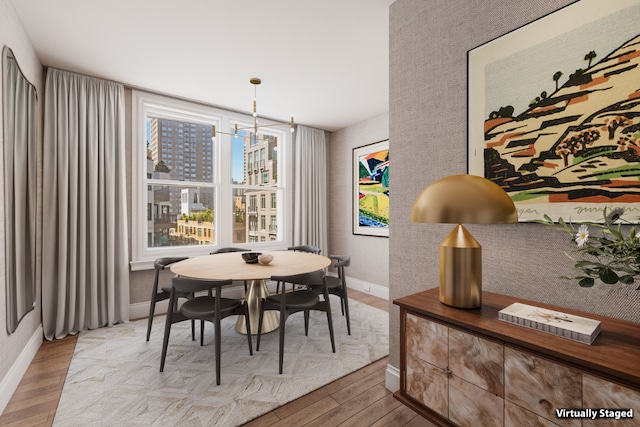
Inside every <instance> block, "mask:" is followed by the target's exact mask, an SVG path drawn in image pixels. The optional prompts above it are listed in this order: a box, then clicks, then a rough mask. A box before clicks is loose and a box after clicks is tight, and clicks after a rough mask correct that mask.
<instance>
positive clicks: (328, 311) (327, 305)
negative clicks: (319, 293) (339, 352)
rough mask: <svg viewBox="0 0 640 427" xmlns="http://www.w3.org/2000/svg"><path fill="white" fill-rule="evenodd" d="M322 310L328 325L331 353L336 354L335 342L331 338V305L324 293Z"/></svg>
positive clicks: (325, 292)
mask: <svg viewBox="0 0 640 427" xmlns="http://www.w3.org/2000/svg"><path fill="white" fill-rule="evenodd" d="M324 308H325V311H326V312H327V322H328V323H329V336H330V337H331V351H333V352H334V353H335V352H336V342H335V340H334V338H333V319H332V318H331V303H330V302H329V293H328V292H327V291H326V290H325V291H324Z"/></svg>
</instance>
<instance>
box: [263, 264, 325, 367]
mask: <svg viewBox="0 0 640 427" xmlns="http://www.w3.org/2000/svg"><path fill="white" fill-rule="evenodd" d="M271 280H273V281H276V282H278V284H279V285H280V284H282V292H280V293H279V294H274V295H269V296H268V297H266V298H262V300H261V303H260V318H259V321H258V338H257V341H256V351H260V338H261V335H262V334H261V332H262V319H263V317H264V312H265V311H267V310H278V311H279V312H280V333H279V334H280V343H279V372H280V373H281V374H282V368H283V365H284V336H285V323H286V321H287V318H288V317H289V316H290V315H292V314H294V313H298V312H301V311H302V312H304V334H305V336H306V335H308V334H309V311H310V310H319V311H324V312H326V313H327V322H328V324H329V336H330V339H331V350H332V351H333V352H334V353H335V352H336V344H335V340H334V337H333V320H332V319H331V303H330V301H329V292H328V290H327V282H326V280H325V274H324V271H323V270H319V271H314V272H312V273H304V274H296V275H290V276H272V277H271ZM287 283H291V284H292V285H293V288H294V290H293V291H291V292H287V291H286V286H285V285H286V284H287ZM296 285H302V286H305V287H314V289H316V290H315V291H314V290H311V289H308V288H305V289H300V290H295V288H296ZM319 289H321V290H322V292H321V293H322V296H323V299H322V300H321V299H320V297H319V295H318V292H317V290H319Z"/></svg>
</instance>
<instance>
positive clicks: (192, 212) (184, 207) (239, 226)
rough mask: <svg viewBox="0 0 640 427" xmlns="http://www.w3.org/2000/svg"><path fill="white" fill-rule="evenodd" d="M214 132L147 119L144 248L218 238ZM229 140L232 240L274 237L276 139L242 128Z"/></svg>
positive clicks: (207, 242) (205, 242) (193, 125)
mask: <svg viewBox="0 0 640 427" xmlns="http://www.w3.org/2000/svg"><path fill="white" fill-rule="evenodd" d="M213 132H214V131H213V129H212V126H210V125H204V124H198V123H188V122H182V121H177V120H169V119H162V118H153V117H149V118H148V120H147V135H148V153H147V179H148V180H149V181H150V184H149V185H148V188H147V211H148V212H147V246H148V247H160V246H185V245H212V244H215V243H216V230H215V224H216V216H215V215H216V212H215V211H216V203H215V202H216V194H215V193H214V187H213V178H214V164H213V162H214V158H213V157H214V156H213V151H214V140H215V139H212V136H213ZM216 137H217V138H218V139H220V135H217V136H216ZM231 143H232V146H233V153H232V161H233V165H232V174H233V176H234V178H233V179H232V191H233V195H232V197H233V203H232V209H233V212H232V224H233V225H232V230H229V232H230V233H231V236H232V237H231V241H232V242H233V243H234V244H236V243H238V244H240V243H249V242H266V241H275V240H278V215H277V200H278V190H277V189H276V186H277V179H278V175H277V170H278V167H277V166H278V164H277V138H276V137H275V136H273V135H259V136H258V137H257V138H256V135H255V134H254V133H251V132H245V131H241V132H239V133H238V135H237V136H233V137H232V138H231ZM256 187H259V188H256Z"/></svg>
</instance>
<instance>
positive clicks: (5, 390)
mask: <svg viewBox="0 0 640 427" xmlns="http://www.w3.org/2000/svg"><path fill="white" fill-rule="evenodd" d="M42 340H43V330H42V325H40V326H38V328H37V329H36V331H35V332H34V333H33V335H31V338H30V339H29V342H27V345H26V346H25V347H24V348H23V349H22V351H21V352H20V355H19V356H18V358H17V359H16V361H15V362H14V364H13V365H12V366H11V368H10V369H9V372H7V375H5V377H4V378H3V379H2V382H1V383H0V414H1V413H3V412H4V410H5V408H6V407H7V404H8V403H9V400H11V397H12V396H13V393H15V391H16V389H17V388H18V385H20V381H22V377H24V374H25V373H26V372H27V369H29V365H31V361H32V360H33V358H34V357H35V355H36V353H37V352H38V349H39V348H40V345H41V344H42Z"/></svg>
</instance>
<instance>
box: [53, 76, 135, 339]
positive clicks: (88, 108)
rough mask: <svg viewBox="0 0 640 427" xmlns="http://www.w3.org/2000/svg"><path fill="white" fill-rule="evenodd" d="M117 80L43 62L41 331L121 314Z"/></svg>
mask: <svg viewBox="0 0 640 427" xmlns="http://www.w3.org/2000/svg"><path fill="white" fill-rule="evenodd" d="M124 111H125V103H124V88H123V86H122V85H120V84H116V83H112V82H106V81H102V80H99V79H96V78H91V77H86V76H81V75H77V74H73V73H69V72H65V71H61V70H55V69H49V70H48V72H47V79H46V84H45V125H44V159H43V163H44V165H43V175H44V200H43V203H44V213H43V254H42V275H43V279H42V318H43V319H42V324H43V328H44V332H45V337H46V338H47V339H53V338H62V337H64V336H65V335H67V334H75V333H77V332H79V331H82V330H85V329H95V328H99V327H103V326H108V325H112V324H115V323H118V322H124V321H127V320H129V274H128V258H129V255H128V250H127V247H128V246H127V216H126V188H125V179H126V168H125V140H124Z"/></svg>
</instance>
